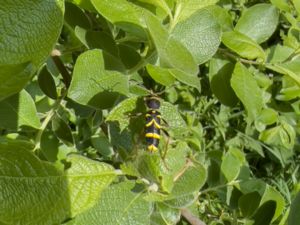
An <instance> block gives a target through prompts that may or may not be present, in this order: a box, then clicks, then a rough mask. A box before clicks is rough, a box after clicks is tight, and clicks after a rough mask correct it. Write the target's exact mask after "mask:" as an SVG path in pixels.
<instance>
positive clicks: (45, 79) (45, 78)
mask: <svg viewBox="0 0 300 225" xmlns="http://www.w3.org/2000/svg"><path fill="white" fill-rule="evenodd" d="M38 82H39V86H40V88H41V89H42V91H43V92H44V93H45V94H46V95H47V96H48V97H49V98H52V99H56V98H57V92H56V86H55V82H54V79H53V77H52V75H51V73H50V72H49V71H48V69H47V66H46V65H45V66H43V67H42V69H41V70H40V72H39V76H38Z"/></svg>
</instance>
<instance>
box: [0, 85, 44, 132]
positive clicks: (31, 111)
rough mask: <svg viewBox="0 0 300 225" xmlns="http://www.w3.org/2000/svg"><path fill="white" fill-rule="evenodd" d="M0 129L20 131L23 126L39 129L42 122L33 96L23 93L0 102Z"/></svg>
mask: <svg viewBox="0 0 300 225" xmlns="http://www.w3.org/2000/svg"><path fill="white" fill-rule="evenodd" d="M0 118H1V119H0V127H1V128H4V129H8V130H15V131H16V130H19V129H20V128H21V127H22V126H28V127H33V128H36V129H38V128H39V127H40V120H39V118H38V115H37V111H36V108H35V105H34V102H33V100H32V98H31V96H30V95H29V94H28V93H27V92H26V91H24V90H23V91H21V92H20V93H19V94H15V95H13V96H11V97H9V98H7V99H5V100H3V101H1V102H0Z"/></svg>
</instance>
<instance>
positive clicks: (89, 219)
mask: <svg viewBox="0 0 300 225" xmlns="http://www.w3.org/2000/svg"><path fill="white" fill-rule="evenodd" d="M144 197H145V194H144V193H143V190H139V188H138V187H135V183H134V182H131V181H126V182H123V183H119V184H114V185H111V186H110V188H108V189H106V190H105V191H104V192H103V193H102V196H101V198H100V199H99V201H98V203H97V204H96V205H95V206H94V207H93V208H91V209H90V210H88V211H86V212H84V213H82V214H80V215H79V216H77V217H76V218H75V220H74V222H71V223H70V224H72V225H82V224H89V225H116V224H122V225H133V224H143V225H150V213H151V208H152V207H151V203H150V202H147V201H146V200H144Z"/></svg>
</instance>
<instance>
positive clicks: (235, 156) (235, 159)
mask: <svg viewBox="0 0 300 225" xmlns="http://www.w3.org/2000/svg"><path fill="white" fill-rule="evenodd" d="M244 160H245V159H244V156H243V154H242V153H241V152H240V150H239V149H234V148H232V149H230V150H229V151H228V152H227V153H226V154H225V155H224V156H223V160H222V163H221V171H222V173H223V174H224V176H225V177H226V179H227V182H228V183H229V182H231V181H233V180H235V179H236V178H237V177H238V175H239V174H240V171H241V167H242V165H243V163H244Z"/></svg>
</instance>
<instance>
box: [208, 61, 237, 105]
mask: <svg viewBox="0 0 300 225" xmlns="http://www.w3.org/2000/svg"><path fill="white" fill-rule="evenodd" d="M233 69H234V64H233V63H231V62H230V61H228V60H223V59H218V58H213V59H211V60H210V61H209V78H210V87H211V90H212V92H213V93H214V95H215V96H216V97H217V98H218V100H219V101H220V102H221V103H222V104H224V105H227V106H235V105H236V104H237V102H238V98H237V97H236V94H235V93H234V91H233V89H232V87H231V86H230V79H231V77H232V72H233Z"/></svg>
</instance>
